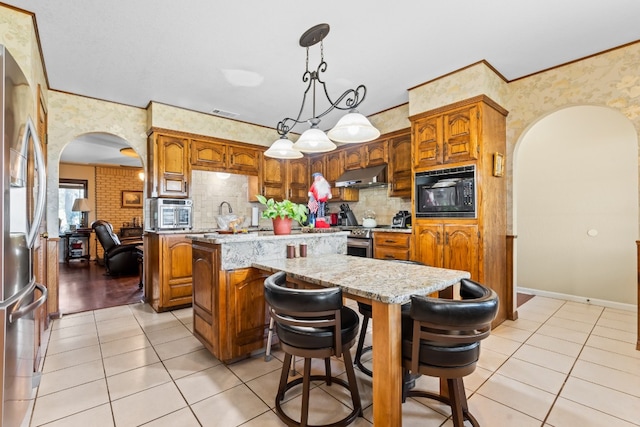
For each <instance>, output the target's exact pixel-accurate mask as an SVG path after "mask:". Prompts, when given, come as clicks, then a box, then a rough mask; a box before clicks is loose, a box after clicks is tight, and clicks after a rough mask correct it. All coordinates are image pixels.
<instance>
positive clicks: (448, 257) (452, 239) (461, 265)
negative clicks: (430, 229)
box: [444, 225, 479, 280]
mask: <svg viewBox="0 0 640 427" xmlns="http://www.w3.org/2000/svg"><path fill="white" fill-rule="evenodd" d="M444 235H445V246H444V248H445V249H444V266H445V268H450V269H453V270H463V271H468V272H470V273H471V278H472V279H474V280H478V279H479V278H478V273H479V272H478V262H479V260H478V240H479V239H478V227H477V226H475V225H445V226H444Z"/></svg>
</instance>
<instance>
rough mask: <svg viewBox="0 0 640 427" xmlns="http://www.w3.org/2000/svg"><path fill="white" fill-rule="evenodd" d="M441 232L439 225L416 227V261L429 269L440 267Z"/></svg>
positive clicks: (442, 240)
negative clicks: (429, 267)
mask: <svg viewBox="0 0 640 427" xmlns="http://www.w3.org/2000/svg"><path fill="white" fill-rule="evenodd" d="M443 232H444V231H443V227H442V225H440V224H436V225H419V226H417V227H416V231H415V233H416V235H415V237H414V242H415V251H416V260H417V261H420V262H422V263H424V264H426V265H429V266H431V267H442V261H443V260H442V245H443V243H444V235H443Z"/></svg>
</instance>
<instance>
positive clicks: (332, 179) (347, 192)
mask: <svg viewBox="0 0 640 427" xmlns="http://www.w3.org/2000/svg"><path fill="white" fill-rule="evenodd" d="M344 154H345V153H344V150H336V151H332V152H330V153H327V154H325V155H324V167H325V173H324V177H325V179H326V180H327V181H329V185H331V201H332V202H357V201H358V198H359V192H358V190H357V189H356V188H344V187H340V188H338V187H336V180H337V179H338V178H340V175H342V174H343V173H344V170H345V169H344V159H345V156H344ZM314 172H315V171H314Z"/></svg>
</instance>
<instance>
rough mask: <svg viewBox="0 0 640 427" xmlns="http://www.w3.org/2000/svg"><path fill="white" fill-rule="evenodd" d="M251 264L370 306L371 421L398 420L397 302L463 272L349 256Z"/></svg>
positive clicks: (438, 286)
mask: <svg viewBox="0 0 640 427" xmlns="http://www.w3.org/2000/svg"><path fill="white" fill-rule="evenodd" d="M253 267H255V268H256V269H259V270H263V271H266V272H269V273H275V272H278V271H284V272H285V273H286V274H287V281H288V282H292V283H295V284H299V285H301V286H307V287H308V286H311V287H319V286H320V287H333V286H338V287H340V288H341V289H342V291H343V292H344V295H345V297H347V298H352V299H355V300H358V301H362V302H366V303H369V304H371V305H372V309H373V319H374V321H373V322H374V328H373V372H374V373H375V375H374V376H373V420H374V425H380V426H401V425H402V408H401V405H402V396H401V394H402V393H401V391H402V390H401V388H402V349H401V343H402V333H401V329H402V328H401V308H400V306H401V305H402V304H403V303H405V302H408V301H409V300H410V299H411V295H427V294H431V293H433V292H438V291H442V290H445V289H447V288H449V287H450V286H452V285H454V284H456V283H458V282H459V281H460V280H461V279H463V278H469V277H470V274H469V273H468V272H466V271H457V270H448V269H442V268H435V267H428V266H424V265H415V264H404V263H395V262H391V261H384V260H378V259H373V258H360V257H353V256H349V255H339V254H332V255H325V256H320V257H313V258H293V259H274V260H263V261H257V262H254V263H253Z"/></svg>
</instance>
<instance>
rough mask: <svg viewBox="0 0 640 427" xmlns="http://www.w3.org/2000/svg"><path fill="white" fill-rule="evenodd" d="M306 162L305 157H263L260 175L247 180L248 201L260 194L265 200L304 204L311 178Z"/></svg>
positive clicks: (307, 198) (306, 199)
mask: <svg viewBox="0 0 640 427" xmlns="http://www.w3.org/2000/svg"><path fill="white" fill-rule="evenodd" d="M308 162H309V160H308V158H306V157H303V158H301V159H289V160H282V159H274V158H271V157H266V156H264V158H263V161H262V171H261V173H260V175H259V176H258V178H257V179H249V193H250V194H249V200H251V201H255V200H256V199H255V194H262V195H263V196H265V197H266V198H267V199H270V198H273V199H274V200H284V199H289V200H291V201H292V202H294V203H306V202H307V201H308V200H309V197H308V196H307V193H308V192H309V185H310V184H309V181H310V177H311V174H310V173H309V167H308V164H309V163H308Z"/></svg>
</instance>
